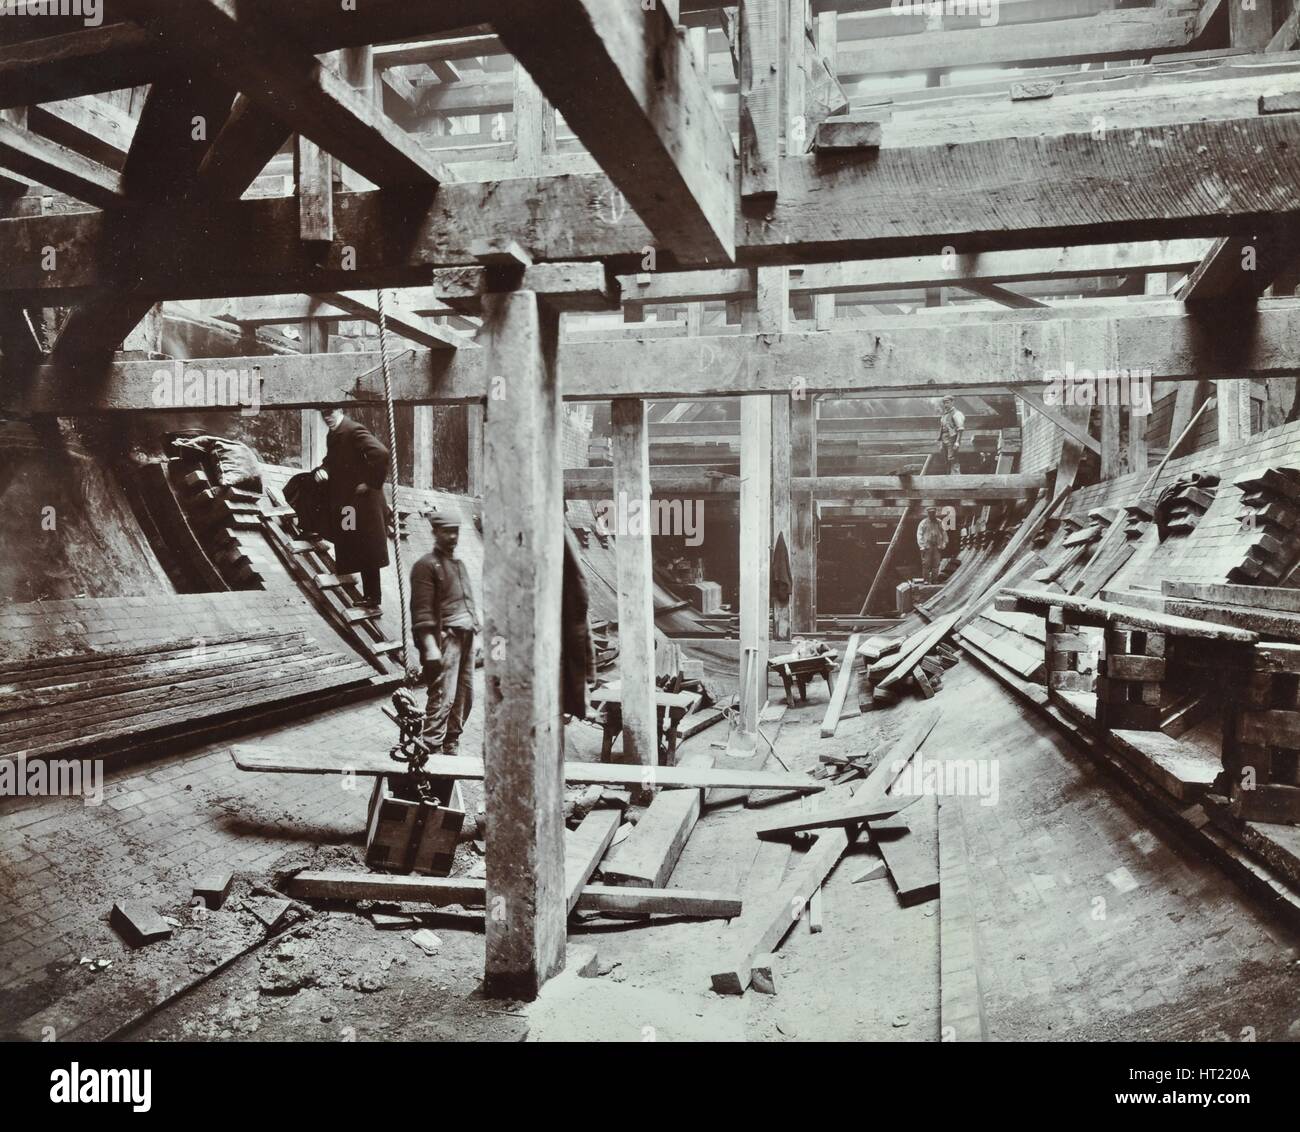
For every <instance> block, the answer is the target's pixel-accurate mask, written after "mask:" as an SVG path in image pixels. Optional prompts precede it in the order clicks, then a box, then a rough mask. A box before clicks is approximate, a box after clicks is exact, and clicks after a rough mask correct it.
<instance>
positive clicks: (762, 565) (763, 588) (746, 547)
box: [740, 394, 772, 735]
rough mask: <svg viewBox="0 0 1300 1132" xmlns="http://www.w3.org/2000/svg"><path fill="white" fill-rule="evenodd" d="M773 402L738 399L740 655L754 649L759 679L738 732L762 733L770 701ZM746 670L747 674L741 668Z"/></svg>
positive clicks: (745, 698) (745, 697)
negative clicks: (763, 712) (764, 711)
mask: <svg viewBox="0 0 1300 1132" xmlns="http://www.w3.org/2000/svg"><path fill="white" fill-rule="evenodd" d="M771 529H772V398H771V397H770V396H765V395H762V394H759V395H754V396H748V397H742V398H741V400H740V652H741V656H744V655H745V650H746V649H753V650H754V665H755V671H756V673H757V676H756V678H755V679H754V680H752V681H751V682H750V687H747V688H742V690H741V691H742V697H741V719H740V729H741V731H742V732H743V733H744V734H746V735H752V734H754V733H755V732H756V731H757V730H758V713H759V712H760V711H761V710H762V709H763V704H762V703H759V702H757V701H758V700H763V701H766V699H767V697H766V695H765V694H764V693H763V692H762V691H760V692H759V694H758V695H757V696H754V697H751V696H750V694H749V693H750V688H752V687H754V686H757V687H758V688H759V689H766V687H767V656H768V638H769V622H770V617H771V593H770V585H769V582H770V577H769V574H770V571H771V563H772V546H771ZM742 671H743V669H742Z"/></svg>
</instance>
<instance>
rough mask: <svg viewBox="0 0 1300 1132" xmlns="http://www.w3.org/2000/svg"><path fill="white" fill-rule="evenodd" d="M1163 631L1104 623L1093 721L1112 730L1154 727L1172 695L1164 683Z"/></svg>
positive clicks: (1151, 728)
mask: <svg viewBox="0 0 1300 1132" xmlns="http://www.w3.org/2000/svg"><path fill="white" fill-rule="evenodd" d="M1165 640H1166V638H1165V635H1164V634H1163V633H1152V632H1148V631H1146V630H1144V629H1138V628H1134V627H1132V626H1128V625H1125V624H1124V622H1122V621H1116V622H1114V623H1113V624H1108V625H1107V626H1106V628H1105V630H1104V632H1103V633H1102V651H1101V655H1100V657H1099V658H1098V666H1097V667H1098V671H1097V721H1098V722H1099V723H1101V724H1102V726H1104V727H1107V728H1110V729H1112V730H1131V731H1158V730H1159V729H1160V720H1161V717H1162V714H1163V711H1164V709H1165V708H1167V707H1169V706H1170V705H1171V704H1172V703H1173V699H1174V697H1173V695H1172V693H1171V692H1170V691H1169V690H1168V689H1167V688H1166V686H1165V676H1166V661H1165Z"/></svg>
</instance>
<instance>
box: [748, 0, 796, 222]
mask: <svg viewBox="0 0 1300 1132" xmlns="http://www.w3.org/2000/svg"><path fill="white" fill-rule="evenodd" d="M784 3H785V0H740V13H739V15H740V21H739V23H740V195H741V196H742V197H756V196H773V195H775V194H776V192H777V189H778V187H779V184H780V167H781V166H780V157H781V6H782V5H783V4H784Z"/></svg>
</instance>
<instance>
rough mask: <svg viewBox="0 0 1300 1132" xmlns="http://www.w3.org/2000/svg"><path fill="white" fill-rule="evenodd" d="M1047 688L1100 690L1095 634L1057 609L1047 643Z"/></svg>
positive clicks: (1051, 613) (1049, 625) (1049, 622)
mask: <svg viewBox="0 0 1300 1132" xmlns="http://www.w3.org/2000/svg"><path fill="white" fill-rule="evenodd" d="M1043 647H1044V654H1045V657H1046V668H1047V686H1048V688H1049V689H1055V690H1056V691H1060V692H1093V691H1096V690H1097V652H1098V649H1097V639H1096V636H1095V635H1094V634H1093V633H1089V632H1087V631H1085V630H1084V629H1083V628H1081V627H1080V626H1077V625H1070V624H1068V623H1067V622H1066V620H1065V613H1064V611H1063V610H1061V609H1060V608H1058V607H1056V606H1053V607H1052V608H1051V609H1050V610H1048V612H1047V637H1046V641H1045V643H1044V646H1043Z"/></svg>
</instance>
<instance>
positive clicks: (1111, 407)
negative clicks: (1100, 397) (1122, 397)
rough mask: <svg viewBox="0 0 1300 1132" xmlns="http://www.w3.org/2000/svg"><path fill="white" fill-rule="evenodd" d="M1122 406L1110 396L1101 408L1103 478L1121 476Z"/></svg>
mask: <svg viewBox="0 0 1300 1132" xmlns="http://www.w3.org/2000/svg"><path fill="white" fill-rule="evenodd" d="M1119 426H1120V406H1119V405H1118V404H1116V403H1115V398H1114V397H1110V396H1108V397H1107V399H1106V403H1105V404H1103V405H1102V406H1101V478H1102V479H1104V480H1109V479H1114V478H1115V476H1117V475H1119V471H1120V467H1119Z"/></svg>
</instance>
